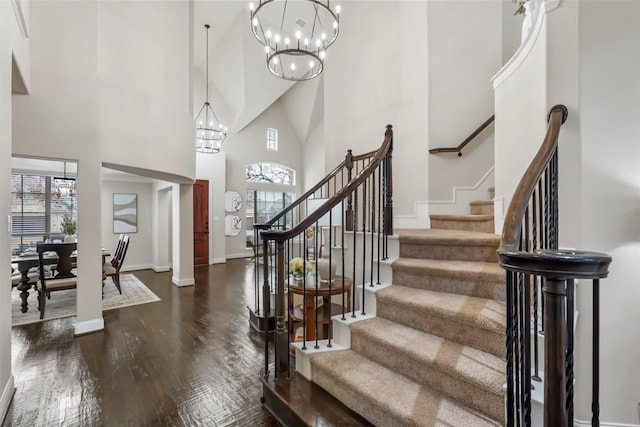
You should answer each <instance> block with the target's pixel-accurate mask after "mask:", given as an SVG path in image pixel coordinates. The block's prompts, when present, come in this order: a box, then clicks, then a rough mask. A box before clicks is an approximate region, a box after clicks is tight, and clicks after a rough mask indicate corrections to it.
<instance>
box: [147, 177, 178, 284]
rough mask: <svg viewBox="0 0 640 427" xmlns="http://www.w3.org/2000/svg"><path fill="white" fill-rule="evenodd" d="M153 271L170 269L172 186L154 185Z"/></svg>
mask: <svg viewBox="0 0 640 427" xmlns="http://www.w3.org/2000/svg"><path fill="white" fill-rule="evenodd" d="M152 203H153V224H152V235H153V237H152V239H153V271H155V272H156V273H159V272H162V271H169V269H170V268H171V263H170V261H169V249H170V248H169V244H170V241H171V239H170V238H169V236H170V231H171V228H172V227H173V225H172V224H171V223H170V217H171V204H172V201H171V186H160V185H154V188H153V201H152Z"/></svg>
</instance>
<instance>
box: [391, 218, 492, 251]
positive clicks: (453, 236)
mask: <svg viewBox="0 0 640 427" xmlns="http://www.w3.org/2000/svg"><path fill="white" fill-rule="evenodd" d="M474 216H475V215H474ZM396 233H397V234H399V236H400V237H399V239H400V244H402V243H414V244H416V243H417V244H424V245H428V244H437V245H443V246H444V245H449V246H459V245H465V246H495V248H496V249H498V246H500V236H498V235H497V234H493V233H481V232H475V231H462V230H438V229H435V228H426V229H424V230H420V231H419V232H412V233H411V234H404V233H401V232H398V231H396Z"/></svg>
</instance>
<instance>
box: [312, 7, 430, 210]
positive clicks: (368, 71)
mask: <svg viewBox="0 0 640 427" xmlns="http://www.w3.org/2000/svg"><path fill="white" fill-rule="evenodd" d="M363 16H366V19H362V17H363ZM426 41H427V2H392V1H388V2H375V1H363V2H348V3H347V4H346V5H343V13H342V14H341V16H340V36H339V37H338V40H337V41H336V42H335V44H334V45H333V46H332V47H331V48H330V49H329V51H328V53H327V61H326V65H325V71H324V88H325V95H324V104H325V105H324V106H325V109H324V128H325V141H326V146H325V166H326V167H327V168H328V169H331V168H332V167H334V166H335V165H337V164H338V163H340V162H341V161H342V160H344V155H345V154H346V150H347V149H348V148H351V149H353V153H354V154H362V153H366V152H368V151H371V150H375V149H377V148H378V147H380V145H381V144H382V141H383V140H384V132H385V126H386V125H387V124H392V125H393V127H394V152H393V163H394V167H393V174H394V176H393V179H394V184H393V185H394V190H395V193H394V214H396V215H398V214H400V215H402V214H413V210H414V206H413V202H414V201H415V200H426V199H427V193H428V184H427V181H428V176H427V175H428V172H427V163H428V157H427V136H428V123H427V117H428V116H427V95H428V92H427V77H428V73H427V65H428V64H427V43H426ZM409 188H411V191H402V189H409Z"/></svg>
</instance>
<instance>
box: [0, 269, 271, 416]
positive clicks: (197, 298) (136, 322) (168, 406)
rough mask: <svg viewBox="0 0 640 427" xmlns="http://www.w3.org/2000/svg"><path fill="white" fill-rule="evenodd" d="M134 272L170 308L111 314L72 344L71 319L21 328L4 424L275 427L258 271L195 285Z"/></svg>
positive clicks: (214, 274)
mask: <svg viewBox="0 0 640 427" xmlns="http://www.w3.org/2000/svg"><path fill="white" fill-rule="evenodd" d="M135 274H136V276H137V277H138V278H139V279H140V280H142V281H143V282H144V283H145V284H146V285H147V286H148V287H149V288H150V289H151V290H153V292H155V293H156V294H157V295H158V296H159V297H160V298H161V301H159V302H155V303H150V304H144V305H140V306H134V307H126V308H122V309H118V310H111V311H107V312H105V313H104V320H105V330H104V331H103V332H98V333H94V334H89V335H86V336H81V337H73V320H72V319H70V318H69V319H59V320H52V321H47V322H44V323H40V324H32V325H25V326H19V327H14V328H13V342H12V357H13V373H14V376H15V384H16V388H17V391H16V394H15V396H14V399H13V402H12V404H11V407H10V408H9V413H8V415H7V418H6V420H5V421H4V423H3V426H34V425H36V426H44V425H46V426H55V425H64V426H67V425H82V426H85V425H91V426H94V425H105V426H139V425H149V426H155V425H162V426H193V425H206V426H227V425H234V426H236V425H239V426H276V425H277V423H276V421H275V420H274V419H273V418H272V417H271V415H269V414H268V413H267V412H266V411H265V410H264V409H263V408H262V407H261V405H260V394H261V383H260V381H259V379H258V375H259V372H260V369H261V367H262V365H263V355H262V351H263V344H262V339H261V338H260V336H259V335H258V334H256V333H255V332H253V331H252V330H251V328H250V327H249V323H248V315H247V308H246V307H247V305H250V304H253V298H254V295H253V278H252V276H251V274H252V264H251V263H249V262H247V261H245V260H232V261H229V262H228V263H227V264H219V265H215V266H209V267H207V266H204V267H197V268H196V286H194V287H186V288H176V287H175V286H172V285H171V273H154V272H152V271H149V270H144V271H138V272H135ZM52 298H55V296H52Z"/></svg>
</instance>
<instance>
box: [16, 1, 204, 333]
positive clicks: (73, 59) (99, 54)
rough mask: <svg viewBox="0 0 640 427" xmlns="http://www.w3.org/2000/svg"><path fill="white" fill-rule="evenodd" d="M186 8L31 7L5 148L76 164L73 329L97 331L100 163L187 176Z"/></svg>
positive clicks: (190, 157)
mask: <svg viewBox="0 0 640 427" xmlns="http://www.w3.org/2000/svg"><path fill="white" fill-rule="evenodd" d="M129 11H131V15H128V12H129ZM188 12H189V4H188V3H185V2H153V3H148V2H92V1H86V2H75V1H70V2H65V1H56V2H39V1H36V2H32V3H31V67H32V70H31V79H32V81H31V83H32V86H31V88H32V94H31V95H29V96H18V97H14V99H13V108H14V116H13V130H14V135H13V147H12V150H13V154H16V155H23V156H28V157H50V158H64V159H72V160H76V161H78V250H79V253H80V256H81V257H82V258H83V259H82V260H79V261H81V262H79V263H78V264H79V271H78V281H79V283H78V304H77V306H78V308H79V309H78V321H79V323H78V324H77V325H76V333H84V332H89V331H91V330H96V329H101V328H102V295H101V286H100V280H99V277H100V276H101V266H100V262H101V259H100V258H101V257H100V248H101V246H102V241H101V240H102V236H101V229H102V228H101V227H102V218H101V214H102V212H101V210H102V208H101V191H100V186H101V176H100V170H101V166H102V164H103V163H108V164H113V165H120V166H122V167H123V168H131V169H135V170H138V171H140V172H141V173H142V174H146V175H148V176H153V175H154V174H155V175H161V176H164V177H167V179H170V180H172V181H176V182H186V183H190V182H192V180H193V178H194V177H195V154H194V151H193V121H192V119H191V117H190V114H189V109H190V96H189V92H190V58H189V53H188V52H190V50H189V47H190V35H191V33H190V26H189V24H190V17H189V13H188ZM149 16H152V17H153V18H154V20H153V21H152V20H150V19H149ZM141 21H145V22H146V23H147V24H148V25H145V26H140V25H139V23H140V22H141ZM60 22H64V23H65V25H59V23H60ZM165 24H166V25H165ZM149 26H150V27H149ZM150 28H151V30H154V31H152V32H154V33H155V36H154V37H150V36H149V31H150ZM123 36H126V37H125V38H124V39H123V38H122V37H123ZM123 40H126V43H124V41H123ZM154 43H158V45H155V44H154ZM156 46H160V47H156ZM114 64H115V65H114ZM116 65H117V66H116ZM156 68H157V69H156ZM123 70H126V71H123ZM159 70H160V71H159ZM154 73H162V76H163V79H161V80H157V79H155V78H154V77H153V75H154ZM164 79H166V80H164ZM34 123H38V126H33V124H34ZM185 214H186V215H187V216H191V211H190V210H189V211H188V212H185ZM174 216H178V217H179V212H178V213H174ZM191 220H192V218H190V219H189V221H191ZM183 238H185V239H187V238H188V239H189V240H188V241H189V242H192V235H188V236H187V235H186V233H185V234H184V235H183ZM191 260H192V259H191ZM185 270H188V267H187V266H186V265H183V266H182V271H183V272H184V271H185ZM188 276H193V273H188Z"/></svg>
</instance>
